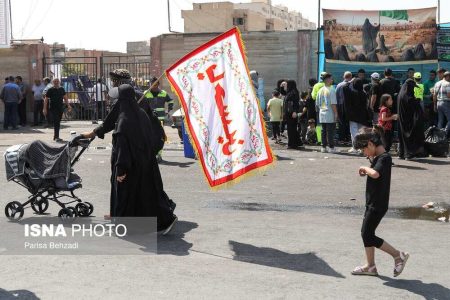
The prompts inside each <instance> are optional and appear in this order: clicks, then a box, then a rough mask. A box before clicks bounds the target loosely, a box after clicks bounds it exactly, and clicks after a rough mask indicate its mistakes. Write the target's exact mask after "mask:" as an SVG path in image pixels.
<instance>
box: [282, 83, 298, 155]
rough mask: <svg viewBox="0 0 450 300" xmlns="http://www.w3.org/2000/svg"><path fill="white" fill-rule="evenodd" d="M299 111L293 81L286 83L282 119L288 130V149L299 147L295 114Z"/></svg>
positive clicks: (295, 85)
mask: <svg viewBox="0 0 450 300" xmlns="http://www.w3.org/2000/svg"><path fill="white" fill-rule="evenodd" d="M299 109H300V94H299V92H298V90H297V84H296V82H295V81H294V80H288V81H287V87H286V98H284V102H283V110H284V119H285V120H286V124H287V130H288V149H297V148H298V147H299V146H301V141H300V134H299V133H298V131H297V123H298V121H297V113H298V112H299Z"/></svg>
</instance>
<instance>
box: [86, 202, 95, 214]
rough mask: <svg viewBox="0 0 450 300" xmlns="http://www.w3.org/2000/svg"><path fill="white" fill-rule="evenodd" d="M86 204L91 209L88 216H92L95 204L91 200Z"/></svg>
mask: <svg viewBox="0 0 450 300" xmlns="http://www.w3.org/2000/svg"><path fill="white" fill-rule="evenodd" d="M84 204H85V205H87V206H88V208H89V211H88V214H87V215H86V217H87V216H90V215H91V214H92V213H93V212H94V205H92V204H91V203H90V202H84Z"/></svg>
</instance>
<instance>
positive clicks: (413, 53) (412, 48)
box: [323, 7, 437, 63]
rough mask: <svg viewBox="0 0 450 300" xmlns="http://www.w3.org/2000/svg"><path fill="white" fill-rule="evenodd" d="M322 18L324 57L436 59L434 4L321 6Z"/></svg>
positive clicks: (394, 59) (375, 59)
mask: <svg viewBox="0 0 450 300" xmlns="http://www.w3.org/2000/svg"><path fill="white" fill-rule="evenodd" d="M323 19H324V48H325V57H326V58H327V60H329V59H334V60H341V61H358V62H374V63H376V62H385V63H386V62H404V61H423V60H433V59H437V50H436V32H437V29H436V7H431V8H422V9H409V10H380V11H378V10H376V11H375V10H371V11H369V10H366V11H364V10H359V11H352V10H330V9H323Z"/></svg>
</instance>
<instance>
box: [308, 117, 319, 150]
mask: <svg viewBox="0 0 450 300" xmlns="http://www.w3.org/2000/svg"><path fill="white" fill-rule="evenodd" d="M306 143H307V144H308V145H316V144H317V132H316V121H314V119H309V120H308V128H307V129H306Z"/></svg>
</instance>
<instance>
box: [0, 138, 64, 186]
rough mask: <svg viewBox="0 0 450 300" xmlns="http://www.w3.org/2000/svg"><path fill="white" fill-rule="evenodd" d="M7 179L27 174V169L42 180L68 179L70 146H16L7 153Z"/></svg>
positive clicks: (34, 144)
mask: <svg viewBox="0 0 450 300" xmlns="http://www.w3.org/2000/svg"><path fill="white" fill-rule="evenodd" d="M5 167H6V179H7V180H8V181H9V180H11V179H13V178H14V177H16V176H20V175H23V174H24V173H25V167H27V168H29V169H31V171H32V172H33V174H34V175H36V176H37V177H39V178H41V179H54V178H58V177H64V178H66V179H67V178H68V177H69V174H70V151H69V145H68V144H62V145H48V144H46V143H44V142H42V141H34V142H32V143H30V144H21V145H14V146H11V147H9V148H8V149H6V152H5Z"/></svg>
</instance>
